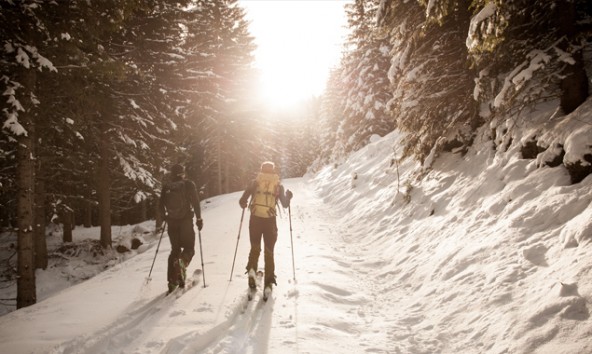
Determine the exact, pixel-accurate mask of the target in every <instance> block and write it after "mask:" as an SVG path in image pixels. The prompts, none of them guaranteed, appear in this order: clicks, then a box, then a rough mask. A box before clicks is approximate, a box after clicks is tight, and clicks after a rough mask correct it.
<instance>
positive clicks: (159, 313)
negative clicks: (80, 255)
mask: <svg viewBox="0 0 592 354" xmlns="http://www.w3.org/2000/svg"><path fill="white" fill-rule="evenodd" d="M285 185H286V187H287V188H289V189H291V190H292V191H293V192H294V195H295V197H294V199H293V200H292V209H291V212H292V229H293V244H294V257H295V259H294V263H295V265H296V282H295V281H294V280H293V279H292V278H293V268H292V249H291V242H290V226H289V217H288V212H287V209H286V210H285V211H284V212H283V213H282V215H281V216H280V217H279V218H278V229H279V236H278V242H277V244H276V251H275V253H276V273H277V281H278V286H277V287H276V288H275V289H274V293H273V295H272V297H271V298H270V299H269V300H268V301H267V302H264V301H263V300H262V294H261V291H259V292H258V294H257V296H256V297H255V298H254V299H253V300H252V301H250V302H249V301H247V296H246V294H247V278H246V275H245V274H244V265H245V263H246V258H247V255H248V250H249V240H248V237H249V236H248V217H249V215H248V211H247V213H245V218H244V221H243V225H242V230H241V235H240V239H239V241H238V242H239V249H238V254H237V259H236V265H235V269H234V276H233V278H232V281H229V276H230V271H231V266H232V257H233V253H234V249H235V246H236V242H237V235H238V226H239V221H240V214H241V209H240V207H239V206H238V199H239V196H240V194H238V193H233V194H230V195H226V196H223V197H219V198H214V201H213V204H210V203H205V204H204V208H203V217H204V221H205V227H204V229H203V230H202V243H203V252H204V262H205V267H204V268H205V277H206V285H207V286H206V287H205V288H204V287H203V281H202V278H201V275H199V276H198V277H197V279H198V281H199V283H198V284H196V285H195V286H194V287H193V288H191V289H189V290H188V291H187V292H186V293H184V294H183V295H181V296H179V297H177V296H164V290H165V280H164V279H165V273H166V266H165V263H166V257H167V255H168V252H169V245H168V239H167V238H166V236H165V238H164V239H163V242H162V244H161V249H160V250H159V253H158V257H157V260H156V265H155V269H154V271H153V274H152V279H151V281H150V282H149V283H148V285H146V284H145V283H146V281H145V279H146V276H147V273H148V271H149V269H150V265H151V263H150V262H151V259H152V257H153V255H154V250H155V249H154V247H153V248H151V249H150V250H148V251H147V252H145V253H143V254H141V255H139V256H137V257H136V258H134V259H132V260H130V261H128V262H126V263H125V264H122V265H120V266H117V267H116V268H115V269H112V270H110V271H108V272H107V273H108V274H109V275H107V274H105V275H101V276H98V277H96V278H95V279H92V280H90V281H89V282H103V283H104V284H103V285H104V289H103V290H104V292H105V295H108V294H112V293H114V294H119V295H121V297H122V299H121V302H122V303H125V302H126V301H128V300H129V299H130V296H133V288H135V289H136V293H135V296H136V299H135V300H133V301H129V305H127V306H124V307H123V308H122V309H121V313H120V314H119V315H117V316H116V317H113V318H111V319H103V321H102V322H101V323H99V322H97V321H95V322H96V327H97V328H95V329H93V330H92V331H91V332H90V333H80V336H76V337H75V338H74V339H72V340H71V341H70V342H67V343H63V344H60V345H58V346H56V347H55V348H54V350H53V351H52V353H238V352H240V353H266V352H269V353H318V352H323V351H330V352H350V353H353V352H363V351H367V352H383V351H385V350H386V348H387V347H388V344H387V343H386V337H385V336H384V334H383V333H384V328H381V323H382V317H383V315H384V314H382V313H373V312H372V311H371V306H370V303H371V300H372V299H371V298H370V297H368V295H366V294H367V293H371V291H370V290H371V288H370V287H369V285H368V284H364V282H362V281H361V279H362V278H363V274H364V273H365V272H367V271H368V266H370V268H373V267H375V266H376V265H375V264H371V262H372V260H369V261H370V263H368V262H366V261H364V260H363V259H361V258H358V257H356V256H355V249H353V248H352V247H350V246H349V245H348V244H347V243H346V242H345V239H344V237H343V236H344V234H343V232H344V230H341V229H340V227H339V222H338V221H337V220H336V219H335V217H334V216H333V215H332V210H331V209H330V208H329V207H328V206H326V205H325V204H323V202H322V200H320V199H319V198H318V197H317V196H316V195H315V193H314V192H313V191H311V190H309V189H307V188H306V186H305V185H304V184H303V182H302V180H301V179H297V180H288V181H287V182H286V183H285ZM226 203H228V204H230V206H226V205H223V204H226ZM229 210H233V211H234V212H233V213H229ZM200 263H201V262H200V258H199V242H198V241H197V242H196V255H195V257H194V259H193V260H192V263H191V264H190V267H189V272H191V271H193V270H194V269H195V268H201V264H200ZM259 266H260V268H263V255H261V258H260V264H259ZM132 269H133V270H134V271H131V270H132ZM110 277H119V278H122V280H123V279H127V283H126V282H125V281H120V282H118V284H120V285H121V286H124V287H125V288H126V289H125V291H123V292H122V291H121V290H122V289H114V288H110V287H112V286H115V284H114V283H109V281H108V279H109V278H110ZM79 286H85V285H84V284H81V285H79ZM66 292H67V291H66ZM116 296H117V295H116ZM87 305H88V306H90V307H92V308H94V309H96V308H97V307H99V308H100V307H101V306H102V305H101V304H100V303H99V304H87ZM48 306H51V305H49V304H48ZM64 310H65V309H64ZM99 311H100V310H99ZM109 311H111V310H109ZM88 312H94V310H90V309H87V310H83V309H80V313H78V315H77V316H75V318H76V321H80V322H82V323H84V322H85V319H86V320H88V321H89V322H93V319H91V318H88V316H92V314H89V313H88ZM111 312H112V311H111ZM70 315H74V314H70ZM85 326H86V327H87V328H88V327H89V326H88V325H85Z"/></svg>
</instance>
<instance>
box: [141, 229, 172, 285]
mask: <svg viewBox="0 0 592 354" xmlns="http://www.w3.org/2000/svg"><path fill="white" fill-rule="evenodd" d="M166 224H167V223H166V220H165V221H164V223H163V224H162V232H161V233H160V238H159V239H158V245H157V246H156V253H154V259H153V260H152V266H151V267H150V273H148V279H147V280H146V283H148V282H149V281H150V280H151V278H150V275H152V268H154V262H155V261H156V255H157V254H158V249H159V248H160V241H162V235H164V229H165V227H166Z"/></svg>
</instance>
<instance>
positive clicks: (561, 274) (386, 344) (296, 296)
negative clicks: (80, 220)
mask: <svg viewBox="0 0 592 354" xmlns="http://www.w3.org/2000/svg"><path fill="white" fill-rule="evenodd" d="M590 114H591V113H587V115H586V116H585V117H584V116H580V117H579V118H578V119H584V118H586V119H589V118H590ZM587 124H589V123H587ZM588 129H589V128H588ZM524 134H525V135H526V134H527V133H526V132H525V133H524ZM399 138H400V137H399V136H398V135H397V134H396V133H392V134H390V135H388V136H386V137H384V138H380V139H374V141H373V142H372V143H371V144H369V145H368V146H366V147H365V148H363V149H361V150H360V151H358V152H356V153H354V154H352V155H351V156H349V157H348V158H347V159H346V160H344V161H340V162H339V163H336V164H333V165H331V166H326V167H324V168H323V169H321V170H320V171H318V172H317V173H316V174H315V175H313V176H307V177H305V178H299V179H290V180H286V181H284V183H285V185H286V187H287V188H289V189H291V190H292V191H293V192H294V199H293V200H292V209H291V221H292V222H291V223H292V229H293V232H292V238H291V237H290V223H289V218H288V214H287V212H284V213H283V214H282V215H281V217H280V218H279V219H278V226H279V239H278V243H277V246H276V267H277V276H278V286H277V288H276V289H275V291H274V294H273V297H272V298H271V299H270V300H269V301H268V302H263V301H262V300H261V297H260V294H259V295H258V297H256V298H255V299H254V300H253V301H251V302H248V301H247V300H246V288H247V279H246V275H245V274H244V266H245V264H246V258H247V253H248V243H249V242H248V231H247V224H248V220H247V219H248V216H246V217H245V221H244V222H243V225H242V231H241V233H240V238H238V237H237V236H238V232H239V221H240V216H241V209H240V207H239V206H238V199H239V196H240V193H233V194H228V195H223V196H219V197H215V198H211V199H210V200H208V201H205V202H203V218H204V222H205V227H204V229H203V231H202V244H203V255H204V263H205V267H204V268H205V274H198V275H197V277H196V279H198V283H197V284H196V285H195V286H194V287H192V288H191V289H190V290H188V291H187V292H186V293H185V294H183V295H182V296H180V297H177V296H168V297H165V296H164V292H165V289H166V284H165V277H166V257H167V255H168V252H169V249H170V247H169V243H168V239H167V238H166V236H165V238H164V239H163V242H162V244H161V247H160V251H159V253H158V257H157V259H156V265H155V267H154V271H153V273H152V277H151V281H150V282H148V283H147V275H148V272H149V270H150V266H151V264H152V260H153V257H154V254H155V252H154V251H155V249H156V241H157V239H158V235H156V236H154V235H153V236H149V235H145V236H144V238H145V240H146V241H147V245H145V246H143V247H142V248H140V250H139V251H134V253H133V254H134V255H135V256H134V257H130V258H129V259H128V260H127V261H125V262H120V263H117V264H115V265H113V266H112V267H110V268H109V269H108V270H106V271H104V272H102V273H100V274H98V275H97V276H95V277H93V278H91V279H89V280H87V281H84V282H82V283H79V284H77V285H74V286H71V287H68V288H65V289H63V290H61V291H59V292H57V293H52V295H51V296H49V297H44V296H42V295H41V294H40V298H42V299H43V300H42V301H40V302H39V303H37V304H36V305H34V306H31V307H28V308H24V309H21V310H18V311H14V312H11V313H8V314H6V315H4V316H2V317H0V348H2V350H1V351H2V352H3V353H56V354H57V353H361V352H367V353H590V352H592V339H590V338H592V336H591V334H592V322H591V320H590V306H591V305H590V302H591V301H592V249H591V246H592V245H591V244H590V239H591V238H592V188H591V187H592V176H588V177H587V178H586V179H584V181H582V182H580V183H578V184H574V185H571V184H570V178H569V175H568V174H567V172H566V170H565V169H564V168H563V167H557V168H548V167H544V168H536V164H537V160H535V159H533V160H526V159H521V158H520V154H519V151H518V148H516V147H511V148H510V149H509V150H508V151H507V152H504V153H502V152H496V151H495V150H494V149H492V147H491V145H490V144H491V142H490V141H489V142H488V141H487V139H486V138H485V136H484V135H483V136H479V137H478V138H477V139H476V141H475V145H474V147H473V148H471V149H470V150H469V151H468V153H467V154H466V155H464V156H463V155H461V154H460V153H446V154H442V155H440V156H439V157H438V158H437V159H435V160H434V162H433V164H432V165H431V166H430V168H428V169H427V170H423V167H422V166H418V165H417V164H416V163H414V162H411V161H403V162H402V163H401V164H400V165H399V164H398V163H396V161H395V160H396V157H398V155H397V149H396V147H397V146H399V145H398V139H399ZM514 141H516V137H514ZM588 144H589V141H588ZM422 170H423V171H424V172H423V178H422V179H421V180H419V179H417V178H416V177H417V176H418V174H419V173H422V172H421V171H422ZM420 181H421V182H420ZM150 226H151V224H150V223H144V224H142V227H144V228H147V227H150ZM141 229H142V228H139V230H141ZM132 230H133V227H131V226H130V227H129V228H127V229H125V231H124V233H128V234H131V233H132ZM136 230H138V229H136ZM75 232H79V230H78V229H76V230H75ZM84 232H86V233H87V234H88V233H89V231H88V230H87V231H84ZM94 235H95V237H98V236H96V235H98V231H97V230H96V229H95V230H94ZM77 237H78V236H77ZM237 240H238V245H239V247H238V254H237V259H236V266H235V269H234V275H233V277H232V281H230V272H231V267H232V261H233V255H234V250H235V247H236V244H237ZM292 240H293V247H292V246H291V243H292V242H291V241H292ZM292 251H293V254H294V264H295V275H296V280H294V279H293V271H294V269H293V262H292ZM262 266H263V260H262V259H261V260H260V267H262ZM78 267H79V269H78V271H80V272H82V271H85V267H84V266H82V265H80V264H79V265H78ZM198 268H201V260H200V255H199V243H196V256H195V258H194V260H193V262H192V263H191V265H190V267H189V271H190V272H192V271H193V270H195V269H198ZM58 270H59V271H63V267H62V268H52V269H49V270H47V271H39V273H38V274H39V275H40V276H39V282H40V284H39V288H40V289H41V290H40V291H42V290H43V289H49V288H50V286H49V285H50V284H48V283H49V282H51V281H54V280H55V279H57V278H58V277H57V276H50V275H48V274H44V273H52V272H57V271H58ZM70 271H72V272H74V273H75V272H76V270H74V269H72V270H70ZM61 274H63V273H61ZM203 275H205V285H206V287H204V282H203V278H202V276H203Z"/></svg>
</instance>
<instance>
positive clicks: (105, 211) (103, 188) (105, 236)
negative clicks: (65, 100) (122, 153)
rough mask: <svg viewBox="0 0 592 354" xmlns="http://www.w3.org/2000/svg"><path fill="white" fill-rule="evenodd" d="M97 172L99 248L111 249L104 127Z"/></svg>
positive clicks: (107, 160)
mask: <svg viewBox="0 0 592 354" xmlns="http://www.w3.org/2000/svg"><path fill="white" fill-rule="evenodd" d="M99 154H100V157H99V171H98V176H97V178H98V190H97V193H98V199H99V225H100V227H101V246H102V247H103V248H110V247H111V190H110V188H111V175H110V172H109V161H110V158H109V157H110V153H109V145H108V141H107V134H106V127H105V126H104V124H103V125H102V127H101V133H100V137H99Z"/></svg>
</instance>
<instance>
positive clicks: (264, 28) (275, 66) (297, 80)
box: [239, 0, 351, 109]
mask: <svg viewBox="0 0 592 354" xmlns="http://www.w3.org/2000/svg"><path fill="white" fill-rule="evenodd" d="M348 2H351V1H345V0H343V1H335V0H331V1H322V0H317V1H286V0H284V1H269V0H241V1H240V3H239V4H240V5H241V6H242V7H243V8H245V10H246V12H247V19H248V20H249V21H250V23H251V24H250V26H249V28H250V31H251V34H252V35H253V36H254V37H255V43H256V44H257V50H256V51H255V65H256V67H257V69H258V70H259V71H260V75H261V81H260V87H259V90H260V95H261V98H262V99H263V100H264V102H265V104H266V105H267V106H268V107H269V108H273V109H282V108H284V109H285V108H289V107H290V106H293V105H295V104H297V103H299V102H302V101H304V100H306V99H308V98H310V97H312V96H318V95H320V94H322V92H323V90H324V88H325V83H326V80H327V77H328V74H329V70H330V68H331V67H333V66H335V65H337V63H338V62H339V58H340V56H341V50H342V43H343V40H344V38H345V35H346V32H345V31H346V30H345V24H346V20H345V13H344V9H343V6H344V5H345V4H346V3H348Z"/></svg>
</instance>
